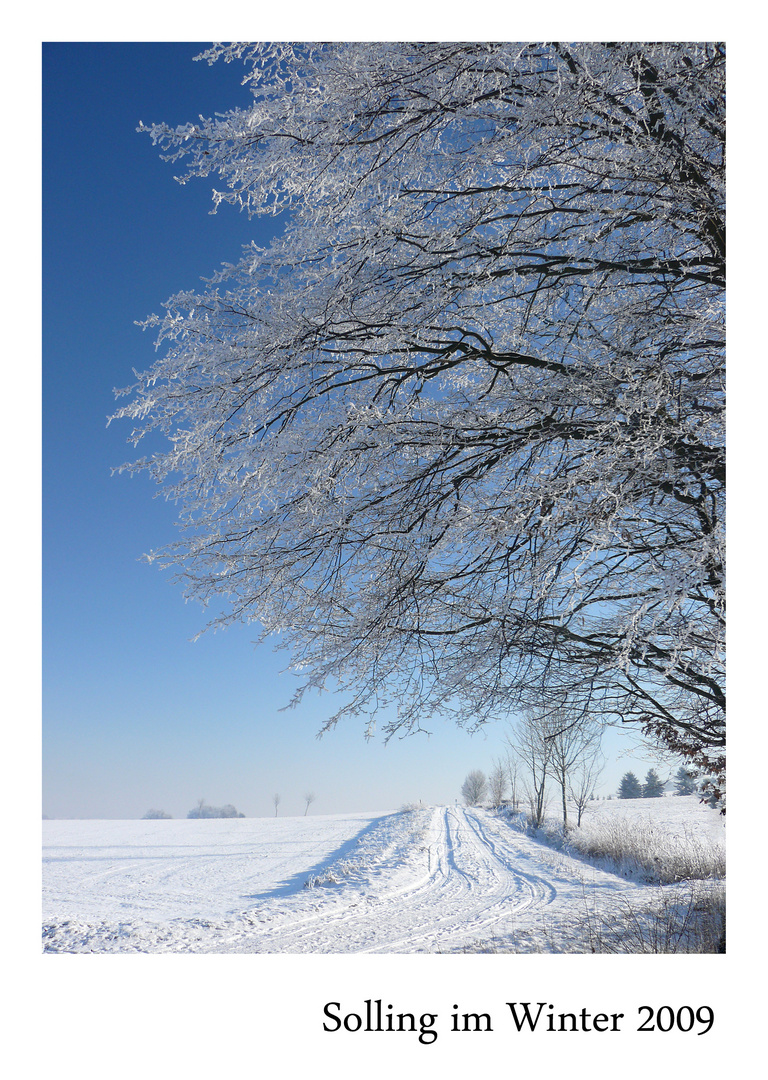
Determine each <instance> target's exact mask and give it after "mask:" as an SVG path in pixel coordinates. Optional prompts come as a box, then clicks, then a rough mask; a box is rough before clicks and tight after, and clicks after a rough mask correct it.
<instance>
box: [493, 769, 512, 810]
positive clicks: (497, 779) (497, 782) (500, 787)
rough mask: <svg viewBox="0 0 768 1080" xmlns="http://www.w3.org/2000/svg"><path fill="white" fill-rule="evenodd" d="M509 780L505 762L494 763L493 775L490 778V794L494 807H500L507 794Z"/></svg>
mask: <svg viewBox="0 0 768 1080" xmlns="http://www.w3.org/2000/svg"><path fill="white" fill-rule="evenodd" d="M508 784H509V778H508V776H507V770H506V768H505V767H504V764H503V762H501V761H496V762H494V765H493V769H492V770H491V775H490V776H489V777H488V793H489V795H490V799H491V805H492V806H500V805H501V803H502V801H503V799H504V796H505V795H506V792H507V786H508Z"/></svg>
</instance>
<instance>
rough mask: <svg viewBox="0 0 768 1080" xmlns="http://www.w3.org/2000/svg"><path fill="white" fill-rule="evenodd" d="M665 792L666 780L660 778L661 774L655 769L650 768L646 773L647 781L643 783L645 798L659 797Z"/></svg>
mask: <svg viewBox="0 0 768 1080" xmlns="http://www.w3.org/2000/svg"><path fill="white" fill-rule="evenodd" d="M663 794H664V782H663V781H662V780H660V779H659V774H658V773H657V772H656V770H655V769H649V770H648V772H647V773H646V774H645V783H644V784H643V798H644V799H658V798H660V797H661V796H662V795H663Z"/></svg>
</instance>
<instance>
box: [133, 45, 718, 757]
mask: <svg viewBox="0 0 768 1080" xmlns="http://www.w3.org/2000/svg"><path fill="white" fill-rule="evenodd" d="M207 56H208V59H209V60H210V61H214V60H216V59H221V58H223V60H225V61H235V62H237V63H244V64H245V65H246V69H245V70H246V79H247V80H249V81H250V85H251V88H252V90H253V95H254V97H253V103H252V105H251V106H250V107H249V108H247V109H239V110H234V111H232V112H230V113H228V114H226V115H221V116H217V117H216V118H215V119H209V120H204V119H200V120H197V121H195V122H192V123H189V124H187V125H183V126H181V127H170V126H168V125H166V124H157V125H154V126H152V127H150V128H147V129H146V130H148V131H149V132H150V134H151V137H152V138H153V140H154V141H155V142H156V143H157V144H159V145H160V146H161V148H162V149H163V150H164V151H165V153H166V155H167V156H168V157H169V159H170V160H172V161H175V162H176V163H177V164H180V165H181V166H182V167H183V166H184V165H186V168H187V171H186V173H185V174H184V175H182V177H181V179H182V181H185V180H187V179H189V178H190V177H194V176H208V175H210V174H212V173H218V174H219V176H220V177H221V179H222V181H223V184H224V189H223V190H221V191H218V192H216V194H215V196H214V199H215V204H216V206H218V205H220V204H223V203H231V204H233V205H235V206H239V207H243V208H245V210H246V211H247V212H248V213H249V214H257V215H278V214H281V213H284V229H283V231H282V233H281V234H280V235H279V237H278V238H277V239H275V240H274V241H273V242H272V243H271V245H270V246H269V247H267V248H266V249H263V248H259V247H257V246H250V247H247V248H246V249H245V250H244V252H243V256H242V258H241V260H240V261H239V262H238V263H237V264H236V265H234V266H226V267H225V268H224V269H223V270H222V271H221V272H219V273H218V274H216V275H215V277H214V278H213V279H212V280H211V281H210V283H209V284H208V285H207V286H206V287H205V288H203V289H202V290H201V291H198V292H188V293H181V294H179V295H177V296H176V297H174V298H173V299H172V300H170V301H169V302H168V304H167V305H166V307H167V312H166V314H165V315H164V316H155V317H152V318H150V319H149V320H148V322H147V325H148V326H150V327H155V328H156V329H157V331H158V344H159V346H160V348H161V353H160V356H159V358H158V359H157V361H156V363H155V365H154V366H153V367H152V368H151V369H150V370H149V371H147V372H146V373H145V374H143V375H141V376H139V377H138V381H137V383H136V384H135V386H134V387H132V388H129V390H130V393H131V397H130V400H129V401H128V403H127V404H126V405H125V406H124V407H123V408H122V409H121V410H120V413H119V414H118V415H120V416H122V417H124V418H128V419H130V420H132V421H133V422H134V425H135V426H134V431H133V436H132V437H133V439H134V441H135V442H138V441H139V440H141V438H142V437H143V436H144V435H145V434H147V433H149V432H158V431H159V432H161V433H164V434H165V435H167V436H168V438H169V440H170V443H169V446H168V449H167V450H158V451H157V452H155V453H153V454H151V455H150V456H149V457H147V458H145V459H143V460H141V461H139V462H137V463H134V464H133V465H132V466H128V467H132V468H141V469H147V470H148V471H149V472H150V473H151V475H152V476H153V477H154V478H155V479H156V480H157V481H158V483H160V484H161V485H163V486H164V488H165V492H166V494H167V495H168V496H169V497H170V498H172V499H175V500H178V501H179V503H180V506H181V508H182V510H181V524H182V530H183V531H182V533H181V536H180V539H179V541H178V543H177V544H175V545H171V546H170V547H169V548H168V549H167V550H165V551H161V552H156V553H155V557H156V558H159V559H160V560H161V561H163V562H165V563H170V564H173V565H176V566H177V567H179V568H180V574H181V577H182V579H183V581H184V583H185V585H186V587H187V590H188V593H189V594H190V595H191V596H194V597H196V598H198V599H200V600H201V601H203V602H207V601H209V600H215V601H216V603H217V606H220V602H222V601H223V602H224V603H225V604H226V609H225V610H224V612H223V613H222V614H221V615H220V617H219V618H218V620H217V621H218V622H222V623H227V622H232V621H235V620H249V621H254V622H256V623H259V624H260V625H261V627H262V629H263V634H264V636H265V637H266V636H268V635H272V634H277V635H279V641H280V644H281V645H282V646H283V647H285V648H286V649H288V650H290V655H291V661H292V663H293V664H294V665H295V667H296V669H297V670H298V671H300V672H302V673H303V676H302V677H303V680H304V681H303V683H302V686H301V688H300V689H299V691H298V693H297V695H296V698H295V699H294V700H295V701H296V700H299V699H300V697H301V695H302V694H303V693H304V692H305V691H306V690H307V689H310V688H322V687H325V686H326V685H327V684H328V683H329V682H331V681H332V682H333V683H334V684H335V685H337V686H339V687H340V688H341V689H342V690H345V691H347V694H348V699H347V703H346V704H345V706H344V707H343V708H342V709H341V710H340V712H339V713H337V714H335V715H334V716H333V717H332V718H331V719H329V721H328V723H327V725H326V727H331V726H332V725H333V724H334V723H335V722H336V720H337V719H338V718H339V717H340V716H341V715H343V714H353V715H359V714H363V715H367V716H369V717H370V720H369V723H371V724H372V723H373V719H372V717H371V714H372V713H373V712H375V711H376V709H377V708H378V707H379V706H380V705H381V704H382V703H385V704H388V703H392V704H396V705H397V709H396V710H395V709H393V710H391V711H390V713H389V714H388V715H389V716H390V717H392V718H390V719H388V720H387V721H386V724H385V728H384V731H385V734H387V735H391V734H392V733H393V732H394V731H398V730H399V731H401V732H404V731H410V730H415V729H417V728H418V727H419V725H420V723H421V721H422V718H424V717H428V716H430V715H434V714H436V713H438V714H446V713H449V712H450V713H453V714H454V716H455V717H456V719H457V720H458V721H459V722H460V723H463V724H466V725H469V726H476V725H478V724H481V723H483V722H484V721H485V720H486V719H488V718H491V717H494V716H498V715H506V714H508V713H509V711H510V710H511V709H515V708H524V707H526V706H531V705H536V706H538V705H540V704H542V703H546V702H552V701H555V702H557V701H561V700H562V699H563V698H567V699H568V700H569V702H571V703H572V704H577V703H580V705H581V707H583V708H584V709H586V708H592V709H593V711H597V710H601V711H602V712H604V713H609V714H610V713H613V714H615V715H617V716H621V717H622V718H623V719H624V720H625V721H628V722H636V723H638V724H639V725H641V727H642V729H643V730H644V731H645V732H646V734H648V735H651V736H653V737H655V738H658V739H659V740H661V741H662V742H663V743H664V744H665V745H666V746H667V747H669V748H671V749H672V750H673V751H675V752H676V753H678V754H680V755H683V756H684V757H687V758H689V759H690V760H691V762H692V763H693V764H695V765H696V766H697V767H699V768H701V769H702V770H704V771H706V772H707V773H708V774H709V775H712V776H715V777H718V776H722V775H723V773H724V769H725V762H724V710H725V696H724V678H723V648H724V645H723V642H724V633H723V622H724V596H723V499H724V469H723V463H724V445H723V422H722V412H723V396H724V376H723V363H724V359H723V348H724V330H723V323H724V299H723V288H724V236H725V232H724V77H725V76H724V71H725V55H724V48H723V47H722V46H721V45H718V44H710V43H680V42H660V43H653V44H648V43H630V42H611V43H602V44H599V43H577V44H568V45H565V44H562V43H547V44H514V43H505V42H491V43H478V42H470V43H460V42H458V43H457V42H449V43H439V42H437V43H434V42H432V43H419V42H406V43H402V42H400V43H398V42H388V43H370V42H363V43H354V42H341V43H326V44H317V45H315V44H300V45H291V44H286V43H279V44H276V45H255V46H252V45H235V46H226V47H224V46H216V47H215V48H213V49H212V50H210V52H209V53H208V54H207Z"/></svg>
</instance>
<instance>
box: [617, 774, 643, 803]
mask: <svg viewBox="0 0 768 1080" xmlns="http://www.w3.org/2000/svg"><path fill="white" fill-rule="evenodd" d="M642 797H643V786H642V784H641V783H640V781H639V780H638V779H637V777H636V776H635V774H634V773H633V772H627V773H624V775H623V776H622V778H621V783H620V784H619V798H620V799H642Z"/></svg>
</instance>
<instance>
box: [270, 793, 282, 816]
mask: <svg viewBox="0 0 768 1080" xmlns="http://www.w3.org/2000/svg"><path fill="white" fill-rule="evenodd" d="M272 802H273V804H274V807H275V817H277V808H278V806H279V805H280V796H279V795H273V796H272Z"/></svg>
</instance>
